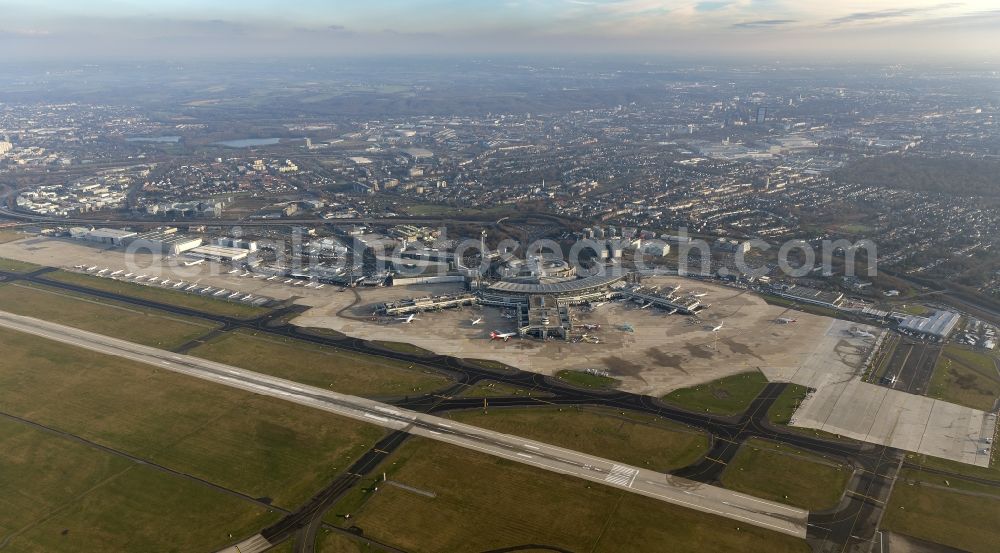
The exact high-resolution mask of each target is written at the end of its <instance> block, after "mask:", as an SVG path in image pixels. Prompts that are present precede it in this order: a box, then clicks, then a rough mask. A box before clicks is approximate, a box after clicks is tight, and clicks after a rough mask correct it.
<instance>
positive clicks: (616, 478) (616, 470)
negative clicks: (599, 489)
mask: <svg viewBox="0 0 1000 553" xmlns="http://www.w3.org/2000/svg"><path fill="white" fill-rule="evenodd" d="M637 474H639V471H638V470H636V469H634V468H632V467H623V466H622V465H612V466H611V471H610V472H609V473H608V475H607V476H605V477H604V481H605V482H608V483H611V484H617V485H619V486H628V487H632V482H634V481H635V477H636V475H637Z"/></svg>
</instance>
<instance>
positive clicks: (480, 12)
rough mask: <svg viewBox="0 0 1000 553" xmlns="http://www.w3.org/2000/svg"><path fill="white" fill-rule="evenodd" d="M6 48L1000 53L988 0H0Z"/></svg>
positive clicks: (104, 53) (55, 51)
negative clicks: (963, 0)
mask: <svg viewBox="0 0 1000 553" xmlns="http://www.w3.org/2000/svg"><path fill="white" fill-rule="evenodd" d="M0 14H2V17H0V48H2V49H3V50H2V51H3V52H4V57H5V58H8V59H37V58H66V59H85V58H95V59H99V58H106V57H116V58H158V59H164V58H170V59H176V58H184V57H191V56H199V57H213V58H217V57H243V58H249V59H252V58H254V57H258V56H289V55H293V56H294V55H299V56H309V57H322V56H338V55H347V56H356V55H364V54H380V55H381V54H464V53H474V54H494V53H495V54H500V53H515V54H521V53H524V54H550V53H551V54H560V55H561V54H570V53H579V54H593V53H626V54H630V53H636V54H649V55H658V54H665V55H674V56H677V57H685V58H693V57H699V56H710V57H720V56H721V57H739V58H747V57H749V58H753V57H761V58H762V60H771V59H817V60H839V59H847V60H872V61H892V60H898V61H901V62H911V61H918V60H933V61H947V60H956V61H959V60H960V61H997V60H1000V38H998V37H1000V3H998V2H997V0H970V1H965V2H944V3H943V2H940V1H925V0H874V1H867V2H861V1H856V0H823V1H814V0H706V1H701V2H689V1H683V0H506V1H504V0H500V1H487V0H326V1H320V0H284V1H278V0H225V1H223V0H0Z"/></svg>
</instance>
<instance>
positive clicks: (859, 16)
mask: <svg viewBox="0 0 1000 553" xmlns="http://www.w3.org/2000/svg"><path fill="white" fill-rule="evenodd" d="M959 5H960V4H956V3H949V4H937V5H936V6H927V7H925V8H895V9H889V10H876V11H868V12H854V13H851V14H848V15H844V16H841V17H837V18H834V19H831V20H830V21H829V22H828V23H827V24H828V25H831V26H837V25H846V24H850V23H859V22H867V21H886V20H892V19H902V18H907V17H912V16H914V15H920V14H924V13H928V12H933V11H937V10H942V9H946V8H953V7H955V6H959Z"/></svg>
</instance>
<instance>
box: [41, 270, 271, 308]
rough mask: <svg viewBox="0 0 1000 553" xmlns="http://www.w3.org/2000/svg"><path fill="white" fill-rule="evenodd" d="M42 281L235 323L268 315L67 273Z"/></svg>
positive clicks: (181, 294) (207, 299) (169, 291)
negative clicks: (199, 312)
mask: <svg viewBox="0 0 1000 553" xmlns="http://www.w3.org/2000/svg"><path fill="white" fill-rule="evenodd" d="M43 278H45V279H48V280H55V281H59V282H68V283H70V284H76V285H78V286H84V287H87V288H91V289H94V290H101V291H104V292H111V293H114V294H121V295H123V296H128V297H131V298H139V299H143V300H148V301H155V302H159V303H165V304H169V305H176V306H178V307H186V308H188V309H194V310H195V311H202V312H205V313H212V314H215V315H223V316H226V317H234V318H238V319H252V318H254V317H259V316H260V315H263V314H265V313H267V312H268V309H266V308H263V307H256V306H253V305H246V304H242V303H235V302H231V301H225V300H220V299H215V298H210V297H205V296H199V295H196V294H188V293H186V292H181V291H179V290H173V289H167V288H157V287H154V286H143V285H141V284H133V283H131V282H122V281H120V280H114V279H111V278H102V277H96V276H92V275H85V274H81V273H72V272H68V271H54V272H51V273H47V274H46V275H45V276H44V277H43Z"/></svg>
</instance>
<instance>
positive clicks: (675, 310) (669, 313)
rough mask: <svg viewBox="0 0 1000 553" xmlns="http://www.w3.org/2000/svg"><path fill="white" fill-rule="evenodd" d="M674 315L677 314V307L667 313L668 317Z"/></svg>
mask: <svg viewBox="0 0 1000 553" xmlns="http://www.w3.org/2000/svg"><path fill="white" fill-rule="evenodd" d="M674 313H677V308H676V307H675V308H673V309H671V310H670V311H667V315H673V314H674Z"/></svg>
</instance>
